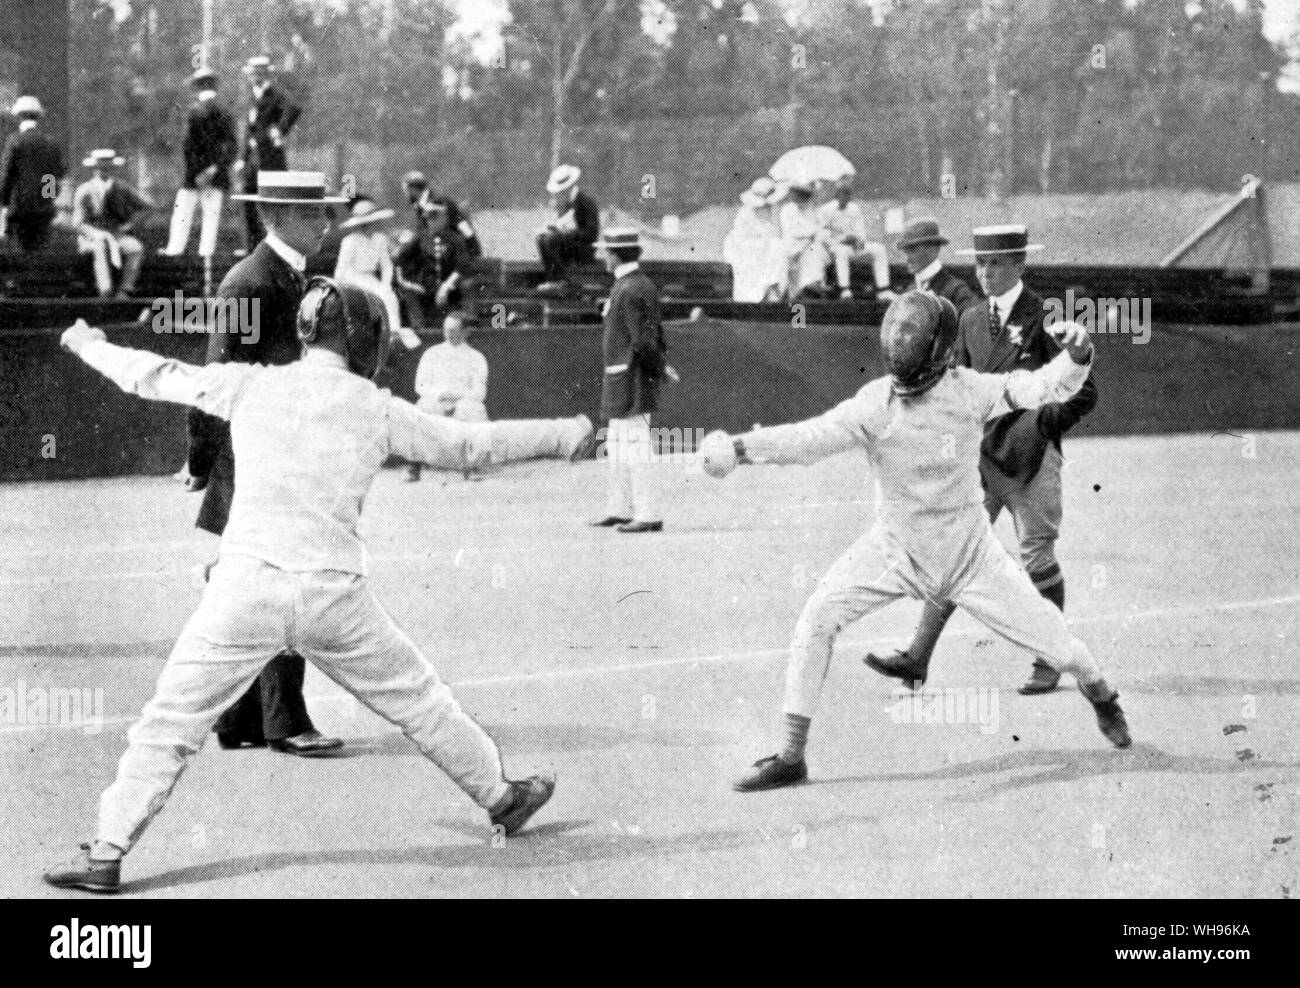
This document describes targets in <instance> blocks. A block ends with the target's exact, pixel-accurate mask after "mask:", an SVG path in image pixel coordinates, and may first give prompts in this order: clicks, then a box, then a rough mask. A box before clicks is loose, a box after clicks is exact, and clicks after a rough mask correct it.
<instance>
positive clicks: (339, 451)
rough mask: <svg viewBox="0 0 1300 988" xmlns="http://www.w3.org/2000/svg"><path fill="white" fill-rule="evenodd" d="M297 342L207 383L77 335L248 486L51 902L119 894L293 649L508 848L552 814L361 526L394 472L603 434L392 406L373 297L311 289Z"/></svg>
mask: <svg viewBox="0 0 1300 988" xmlns="http://www.w3.org/2000/svg"><path fill="white" fill-rule="evenodd" d="M298 329H299V336H300V337H301V338H302V339H303V340H304V343H305V344H306V345H305V352H304V356H303V358H302V359H301V360H298V361H296V362H294V363H291V364H287V365H284V366H278V367H277V366H263V365H257V364H241V363H217V364H208V365H206V366H204V367H197V366H193V365H190V364H186V363H182V362H180V361H177V360H170V359H167V358H164V357H160V356H157V355H155V354H152V353H147V352H144V351H140V350H132V349H128V348H125V347H120V346H114V345H112V344H110V343H108V342H106V340H105V339H104V334H103V333H102V332H101V331H100V330H97V329H92V328H91V327H89V326H87V325H85V323H83V322H80V321H79V322H78V324H77V325H76V326H74V327H72V328H71V329H69V330H67V331H66V332H65V333H64V335H63V343H64V346H66V347H67V348H68V349H69V350H71V351H72V352H73V353H75V354H76V355H77V356H79V357H80V358H81V359H82V360H83V361H85V362H86V363H87V364H89V365H90V366H91V367H93V368H95V369H96V370H98V371H100V372H101V373H102V374H104V375H105V376H106V377H108V378H109V379H110V380H112V381H113V382H114V383H116V384H117V385H118V386H119V387H121V388H122V389H123V390H124V391H127V392H132V393H134V394H137V395H139V396H140V397H142V398H148V399H153V400H158V401H168V402H175V403H178V404H184V405H192V406H194V407H197V408H201V409H202V410H204V411H205V412H208V413H209V414H211V415H216V416H219V417H221V418H223V419H226V420H228V421H229V422H230V428H231V439H232V443H233V446H234V451H235V456H236V462H238V463H239V483H238V485H237V486H236V488H235V494H234V502H233V505H232V507H231V511H230V521H229V524H228V525H227V527H226V530H225V534H224V535H223V536H222V541H221V549H220V555H219V558H218V561H217V563H216V565H215V566H214V567H213V569H212V573H211V577H210V580H209V582H208V584H207V587H206V589H205V591H204V594H203V600H202V602H201V603H200V604H199V608H198V611H197V612H196V613H195V614H194V616H193V617H192V618H191V619H190V621H189V622H188V624H186V626H185V629H184V630H183V631H182V632H181V635H180V638H179V639H178V641H177V642H176V645H175V647H174V648H173V649H172V653H171V656H170V657H169V658H168V660H167V662H166V664H165V665H164V666H163V669H162V673H161V675H160V676H159V679H158V685H157V689H156V692H155V694H154V697H153V699H152V700H150V701H149V702H148V703H147V704H146V705H145V708H144V712H143V713H142V715H141V717H140V719H139V720H138V721H137V722H136V723H135V725H134V726H133V727H132V728H131V729H130V731H129V733H128V735H127V737H128V747H127V750H126V753H125V754H124V755H123V756H122V759H121V763H120V764H119V766H118V772H117V779H116V781H114V782H113V783H112V785H110V786H109V787H108V788H107V789H106V790H105V791H104V793H103V796H102V797H101V799H100V807H99V826H98V832H97V835H96V837H97V839H96V840H95V843H94V845H93V847H92V846H90V845H85V846H83V850H82V853H81V854H80V855H78V856H76V857H74V858H73V859H72V860H71V861H70V862H68V863H67V864H65V865H62V866H59V867H56V868H54V869H52V870H51V871H49V872H47V873H46V875H45V878H46V880H47V881H48V882H50V883H51V884H54V885H57V886H60V887H71V888H83V889H89V890H93V891H101V892H102V891H115V890H116V889H117V887H118V883H119V867H120V858H121V856H122V855H124V854H125V853H126V852H127V851H129V850H130V849H131V847H132V846H133V845H134V844H135V843H136V841H137V840H138V839H139V837H140V835H141V833H142V832H143V831H144V829H145V827H146V826H147V825H148V823H149V821H150V820H151V819H152V818H153V817H154V816H155V815H156V814H157V813H158V812H159V811H160V810H161V809H162V807H163V805H164V804H165V803H166V801H167V798H168V796H169V795H170V793H171V791H172V787H173V786H174V785H175V784H176V781H177V779H178V778H179V777H180V775H181V773H182V771H183V770H184V768H185V766H186V764H187V763H188V762H189V760H190V759H191V758H192V757H193V756H194V754H195V753H196V752H197V751H198V750H199V748H200V747H201V746H202V744H203V740H204V738H205V736H206V735H207V733H208V731H210V730H211V728H212V724H213V723H214V722H215V721H216V719H217V717H218V715H220V713H221V712H222V710H224V709H225V708H226V707H227V706H229V705H230V704H231V703H233V702H234V701H235V700H236V699H237V698H238V697H239V696H240V695H241V694H242V693H243V692H244V690H245V689H247V687H248V685H249V683H251V682H252V681H253V680H254V679H255V678H256V677H257V675H258V673H259V672H260V671H261V669H262V667H263V666H264V665H266V663H267V662H269V661H270V660H271V659H272V658H274V657H275V656H276V655H277V654H279V653H280V652H282V651H284V650H285V649H293V650H295V651H297V652H298V653H300V654H301V655H303V656H304V657H305V658H307V660H308V661H310V662H312V663H313V664H314V665H316V666H317V667H319V668H320V669H321V670H322V671H323V672H325V673H326V674H327V675H328V676H330V678H332V679H333V680H335V682H337V683H339V684H340V685H341V686H343V687H344V688H345V689H347V690H349V691H350V692H352V693H353V694H355V695H356V696H357V697H358V698H359V699H360V700H361V701H362V702H363V703H365V704H366V706H368V707H369V708H370V709H372V710H374V711H375V712H376V713H378V714H380V715H381V716H383V717H384V718H386V719H387V720H389V721H391V722H393V723H394V724H396V725H398V726H399V727H401V729H402V731H403V733H405V734H406V736H407V737H409V738H410V739H411V740H412V741H413V742H414V743H415V744H416V746H417V747H418V748H419V750H420V751H421V752H422V753H423V754H424V755H425V756H427V757H428V758H429V759H430V760H431V761H433V762H434V764H436V765H437V766H438V767H439V768H441V769H442V770H443V771H445V772H446V773H447V774H448V775H449V776H450V777H451V778H452V779H453V780H454V781H455V782H456V783H457V785H459V786H460V787H461V789H463V790H464V791H465V792H466V793H467V794H468V795H469V796H470V798H471V799H473V800H474V801H475V802H476V803H478V804H479V805H480V806H482V807H483V808H485V809H486V810H488V812H489V814H490V816H491V819H492V821H493V823H494V824H496V825H498V826H499V827H501V829H502V830H503V831H504V832H505V833H511V832H513V831H514V830H516V829H518V827H519V826H522V824H523V823H524V821H526V820H527V819H528V817H529V816H531V815H532V813H533V812H535V811H536V810H537V808H539V807H540V806H541V805H542V804H543V803H545V802H546V800H547V799H548V798H549V797H550V794H551V792H552V790H553V788H554V780H553V779H550V778H549V777H545V776H534V777H532V778H530V779H527V780H523V781H519V782H510V781H508V780H507V779H506V778H505V777H504V775H503V772H502V765H501V757H500V754H499V752H498V750H497V746H496V744H495V743H494V742H493V741H492V739H491V738H490V737H488V735H487V734H486V733H484V731H483V730H482V728H480V727H479V726H478V724H477V723H475V722H474V720H473V719H471V718H470V717H469V716H468V715H467V714H466V713H465V712H464V711H463V710H462V709H461V708H460V706H459V704H458V703H457V702H456V700H455V698H454V697H453V696H452V694H451V691H450V690H449V689H448V687H447V685H446V684H445V683H443V682H442V681H441V680H440V679H439V677H438V674H437V673H436V672H435V671H434V668H433V666H432V665H431V664H430V662H429V660H428V659H427V658H425V656H424V655H423V654H422V653H421V651H420V650H419V648H417V647H416V646H415V645H414V644H413V643H412V642H411V640H410V639H409V638H407V636H406V635H405V634H404V633H403V632H402V631H401V629H399V628H398V627H397V625H396V624H395V623H394V622H393V620H392V618H390V617H389V616H388V614H387V613H386V612H385V611H384V609H383V608H382V607H381V606H380V604H379V602H378V600H376V598H375V596H374V593H373V592H372V591H371V589H370V586H369V583H368V581H367V579H366V559H365V555H366V553H365V545H364V543H363V542H362V539H361V537H360V536H359V534H358V532H357V525H358V521H359V516H360V513H361V507H362V503H363V502H364V500H365V498H366V495H367V493H368V492H369V490H370V487H371V484H372V483H373V481H374V479H375V476H376V475H377V474H378V472H379V470H380V468H381V467H382V466H383V464H384V462H385V460H387V459H388V457H389V456H390V455H393V454H395V455H398V456H402V457H405V458H407V459H410V460H418V461H421V462H424V463H429V464H433V465H437V466H444V467H455V468H459V469H465V468H469V467H474V466H480V465H484V464H488V463H505V462H509V461H513V460H522V459H530V458H534V457H568V456H572V455H574V454H577V453H580V452H581V451H582V449H583V447H585V446H588V445H589V444H590V442H591V433H592V427H591V422H590V421H589V420H588V419H587V418H586V417H585V416H578V417H577V418H573V419H558V420H532V421H501V422H496V423H490V424H489V423H483V424H471V423H465V422H458V421H455V420H453V419H449V418H444V417H442V416H436V417H435V416H431V415H427V414H425V413H424V412H421V411H419V410H418V409H417V408H416V407H415V406H414V405H412V404H410V403H409V402H406V401H402V400H401V399H398V398H394V397H393V396H392V395H391V394H390V393H389V392H388V391H385V390H382V389H380V388H379V387H377V386H376V385H375V384H374V383H373V380H372V378H373V377H374V375H375V374H377V373H378V371H379V369H380V367H381V366H382V363H383V351H384V348H385V347H386V345H387V339H388V333H389V330H388V325H387V319H386V317H385V314H384V308H383V303H382V301H381V300H380V299H378V298H377V297H376V296H374V295H373V294H372V293H370V292H367V291H365V290H364V289H362V288H360V287H358V286H354V285H350V284H347V283H338V282H334V281H332V280H331V279H325V278H319V279H313V281H312V282H311V283H309V285H308V288H307V293H306V295H305V296H304V298H303V301H302V305H301V307H300V309H299V315H298Z"/></svg>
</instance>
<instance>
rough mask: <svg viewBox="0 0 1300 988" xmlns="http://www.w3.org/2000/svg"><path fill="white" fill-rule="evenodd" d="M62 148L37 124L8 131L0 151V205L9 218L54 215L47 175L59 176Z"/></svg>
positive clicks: (57, 177) (61, 173) (51, 189)
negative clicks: (36, 125) (2, 148)
mask: <svg viewBox="0 0 1300 988" xmlns="http://www.w3.org/2000/svg"><path fill="white" fill-rule="evenodd" d="M64 173H65V169H64V166H63V151H62V149H60V147H59V146H58V145H57V144H55V143H54V141H52V140H50V138H48V137H46V136H45V135H44V134H42V133H41V131H40V128H39V127H32V128H29V129H28V130H20V131H17V132H16V133H13V134H10V135H9V139H8V140H6V141H5V146H4V151H3V152H2V153H0V206H4V207H7V208H8V210H9V218H10V219H14V218H22V217H29V216H48V217H50V218H53V217H54V213H55V203H54V196H53V195H52V194H50V193H56V192H57V191H58V190H57V187H55V188H50V185H49V182H50V180H49V178H48V177H47V176H53V177H54V178H55V179H56V180H57V179H61V178H63V176H64Z"/></svg>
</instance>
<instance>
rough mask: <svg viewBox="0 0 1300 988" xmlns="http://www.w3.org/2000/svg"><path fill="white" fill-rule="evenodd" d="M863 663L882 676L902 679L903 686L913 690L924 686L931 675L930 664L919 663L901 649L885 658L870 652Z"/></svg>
mask: <svg viewBox="0 0 1300 988" xmlns="http://www.w3.org/2000/svg"><path fill="white" fill-rule="evenodd" d="M862 661H863V662H865V663H866V664H867V665H868V666H870V667H871V668H872V669H874V670H876V672H878V673H880V674H881V675H882V676H890V677H892V678H894V679H901V680H902V681H903V685H905V686H908V687H911V688H912V689H916V688H917V687H919V686H924V685H925V679H926V676H928V675H929V674H930V663H928V662H918V661H916V660H914V659H913V658H912V657H911V655H909V654H908V653H907V652H904V651H902V650H900V649H895V650H894V654H893V655H885V656H880V655H877V654H876V653H875V652H868V653H867V657H866V658H865V659H863V660H862Z"/></svg>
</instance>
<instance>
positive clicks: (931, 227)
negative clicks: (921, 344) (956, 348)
mask: <svg viewBox="0 0 1300 988" xmlns="http://www.w3.org/2000/svg"><path fill="white" fill-rule="evenodd" d="M947 243H948V238H947V237H945V236H944V235H943V234H942V233H940V232H939V221H938V220H936V219H935V218H934V217H933V216H918V217H916V218H915V219H910V220H908V221H907V223H906V224H905V225H904V226H903V235H902V236H901V237H899V238H898V244H897V247H898V249H899V250H900V251H902V252H903V257H904V259H905V260H906V262H907V271H908V273H909V274H910V275H911V276H912V277H913V278H914V279H915V287H916V288H919V289H920V290H921V291H923V292H934V294H936V295H938V296H939V297H940V298H946V299H947V300H948V301H949V302H951V303H952V304H953V306H954V307H955V308H956V309H957V314H958V315H960V314H961V313H963V312H965V311H966V307H967V306H969V305H970V304H971V303H973V302H978V301H979V296H978V295H976V294H975V292H974V291H973V290H972V289H971V287H970V285H968V284H966V282H965V280H963V279H962V278H959V277H958V276H957V275H955V274H953V273H952V272H951V271H949V270H948V269H947V268H945V267H944V266H943V262H942V261H941V260H939V252H940V250H941V249H942V248H943V246H944V245H945V244H947Z"/></svg>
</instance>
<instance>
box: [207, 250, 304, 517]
mask: <svg viewBox="0 0 1300 988" xmlns="http://www.w3.org/2000/svg"><path fill="white" fill-rule="evenodd" d="M305 288H306V281H305V279H304V278H303V277H302V275H300V274H298V272H296V271H295V270H294V269H293V268H292V267H290V266H289V264H288V263H286V262H285V260H284V259H283V258H282V257H280V255H279V254H277V253H276V252H275V251H274V250H272V249H271V248H270V246H269V245H268V244H267V243H266V241H262V242H261V243H260V244H258V245H257V247H256V248H255V249H254V250H253V252H252V253H251V254H249V255H248V257H246V258H244V259H243V260H242V261H240V262H239V263H238V264H236V265H235V266H234V267H233V268H231V269H230V272H229V273H228V274H227V275H226V277H225V278H223V279H222V281H221V286H220V287H219V288H218V289H217V295H216V297H217V300H218V302H220V301H221V300H224V299H230V300H232V302H231V305H232V306H238V305H239V301H240V300H246V301H245V302H244V304H245V306H246V307H247V311H249V313H250V315H252V305H253V302H254V301H256V303H257V311H256V318H257V326H258V339H257V342H256V343H246V342H244V340H245V339H247V338H248V335H247V334H242V333H239V332H212V333H210V335H209V336H208V355H207V361H206V362H207V363H209V364H213V363H221V362H224V361H228V360H233V361H238V362H240V363H246V364H289V363H293V361H295V360H297V359H298V358H299V357H301V356H302V344H301V343H300V342H299V340H298V327H297V317H298V303H299V302H301V301H302V296H303V292H304V290H305ZM236 311H237V310H236ZM212 328H213V327H209V329H212ZM226 328H227V329H237V328H238V327H226ZM189 430H190V452H189V469H190V473H191V474H192V475H193V476H195V477H199V478H203V477H206V478H207V481H208V486H207V488H206V490H205V491H204V494H203V506H202V507H201V508H200V509H199V517H198V520H197V521H196V522H195V524H196V525H197V526H198V527H199V528H201V529H203V530H204V531H207V532H212V533H213V534H215V535H220V534H221V533H222V532H223V531H225V528H226V521H227V519H228V518H229V516H230V503H231V499H232V498H233V497H234V493H235V460H234V454H233V452H232V451H231V448H230V426H229V424H228V423H226V422H224V421H223V420H221V419H219V418H216V417H214V416H212V415H208V414H206V413H205V412H201V411H199V410H198V409H192V410H191V411H190V416H189Z"/></svg>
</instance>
